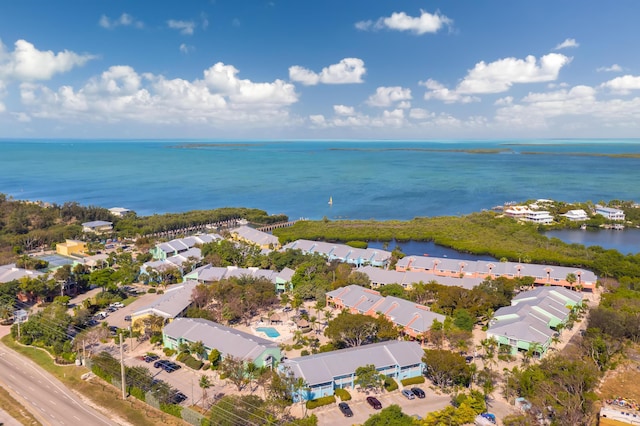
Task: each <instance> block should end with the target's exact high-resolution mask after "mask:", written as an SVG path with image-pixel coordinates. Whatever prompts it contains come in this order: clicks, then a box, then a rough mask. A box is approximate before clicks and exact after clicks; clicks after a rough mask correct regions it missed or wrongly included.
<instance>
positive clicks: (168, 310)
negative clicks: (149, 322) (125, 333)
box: [132, 281, 199, 318]
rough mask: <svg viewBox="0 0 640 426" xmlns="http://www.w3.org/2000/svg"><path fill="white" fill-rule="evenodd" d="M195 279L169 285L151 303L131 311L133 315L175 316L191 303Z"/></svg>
mask: <svg viewBox="0 0 640 426" xmlns="http://www.w3.org/2000/svg"><path fill="white" fill-rule="evenodd" d="M198 284H199V283H198V282H197V281H186V282H184V283H182V284H175V285H173V286H171V287H169V288H168V289H167V290H166V291H165V292H164V294H163V295H161V296H160V297H159V298H158V299H156V300H155V301H154V302H153V303H151V304H149V305H147V306H145V307H142V308H140V309H138V310H137V311H135V312H134V313H132V315H133V316H138V315H144V314H147V313H148V314H155V315H159V316H161V317H164V318H175V317H176V316H178V315H179V314H180V313H181V312H182V311H184V310H185V309H186V308H187V307H189V305H190V304H191V295H192V293H193V289H194V288H195V287H196V286H197V285H198Z"/></svg>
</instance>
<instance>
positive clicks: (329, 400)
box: [306, 395, 336, 410]
mask: <svg viewBox="0 0 640 426" xmlns="http://www.w3.org/2000/svg"><path fill="white" fill-rule="evenodd" d="M334 402H336V397H335V396H333V395H330V396H323V397H322V398H318V399H312V400H309V401H307V402H306V406H307V409H308V410H313V409H314V408H318V407H322V406H325V405H329V404H333V403H334Z"/></svg>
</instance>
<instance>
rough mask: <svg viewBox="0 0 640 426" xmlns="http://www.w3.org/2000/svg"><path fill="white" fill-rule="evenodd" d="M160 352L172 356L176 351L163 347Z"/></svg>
mask: <svg viewBox="0 0 640 426" xmlns="http://www.w3.org/2000/svg"><path fill="white" fill-rule="evenodd" d="M162 352H164V354H165V355H166V356H173V355H174V354H175V353H176V351H175V350H173V349H171V348H164V349H163V350H162Z"/></svg>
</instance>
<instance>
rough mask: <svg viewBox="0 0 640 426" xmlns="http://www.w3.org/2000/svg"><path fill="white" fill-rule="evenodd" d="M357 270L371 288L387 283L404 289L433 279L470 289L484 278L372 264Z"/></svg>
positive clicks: (437, 281) (448, 284) (444, 283)
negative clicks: (367, 278) (380, 266)
mask: <svg viewBox="0 0 640 426" xmlns="http://www.w3.org/2000/svg"><path fill="white" fill-rule="evenodd" d="M357 271H358V272H362V273H363V274H365V275H366V276H367V277H369V281H370V282H371V287H372V288H378V287H381V286H383V285H387V284H399V285H401V286H402V287H404V288H405V289H407V290H410V289H411V288H412V287H413V285H414V284H418V283H428V282H431V281H434V282H436V283H438V284H440V285H446V286H457V287H462V288H466V289H467V290H471V289H472V288H474V287H475V286H477V285H478V284H480V283H481V282H482V281H484V278H479V277H474V276H468V275H467V274H463V275H462V276H460V275H458V276H441V275H426V274H425V273H424V272H420V271H394V270H386V269H381V268H375V267H373V266H363V267H360V268H358V269H357Z"/></svg>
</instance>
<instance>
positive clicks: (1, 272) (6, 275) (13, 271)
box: [0, 263, 43, 284]
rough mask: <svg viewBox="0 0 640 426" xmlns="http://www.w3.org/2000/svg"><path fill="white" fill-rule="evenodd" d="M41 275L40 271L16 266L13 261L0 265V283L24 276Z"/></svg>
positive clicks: (34, 276)
mask: <svg viewBox="0 0 640 426" xmlns="http://www.w3.org/2000/svg"><path fill="white" fill-rule="evenodd" d="M41 275H43V274H42V272H38V271H31V270H29V269H23V268H18V267H16V264H15V263H10V264H8V265H1V266H0V283H2V284H4V283H8V282H11V281H16V280H20V279H22V278H24V277H28V278H37V277H39V276H41Z"/></svg>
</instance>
